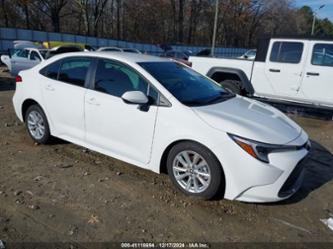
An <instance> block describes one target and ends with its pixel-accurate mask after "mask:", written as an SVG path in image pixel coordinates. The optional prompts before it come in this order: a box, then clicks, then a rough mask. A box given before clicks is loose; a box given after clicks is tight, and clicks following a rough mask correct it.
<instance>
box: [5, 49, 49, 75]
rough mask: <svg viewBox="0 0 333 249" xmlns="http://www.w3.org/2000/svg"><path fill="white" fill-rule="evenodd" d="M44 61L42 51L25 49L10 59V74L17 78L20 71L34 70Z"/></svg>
mask: <svg viewBox="0 0 333 249" xmlns="http://www.w3.org/2000/svg"><path fill="white" fill-rule="evenodd" d="M44 60H45V59H44V57H43V56H42V54H41V50H40V49H37V48H24V49H21V50H18V51H17V52H16V53H15V54H13V55H12V57H11V58H10V73H11V75H14V76H16V75H17V74H18V73H19V72H20V71H22V70H26V69H29V68H32V67H34V66H36V65H38V64H39V63H41V62H42V61H44ZM8 68H9V67H8Z"/></svg>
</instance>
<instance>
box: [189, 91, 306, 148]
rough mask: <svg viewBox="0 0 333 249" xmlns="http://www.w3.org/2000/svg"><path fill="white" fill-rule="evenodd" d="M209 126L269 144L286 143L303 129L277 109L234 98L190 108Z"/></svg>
mask: <svg viewBox="0 0 333 249" xmlns="http://www.w3.org/2000/svg"><path fill="white" fill-rule="evenodd" d="M193 110H194V112H195V113H196V114H197V115H198V116H199V117H200V118H201V119H202V120H203V121H204V122H206V123H207V124H208V125H210V126H211V127H213V128H215V129H218V130H221V131H224V132H227V133H231V134H234V135H238V136H241V137H244V138H248V139H252V140H255V141H258V142H263V143H269V144H287V143H289V142H291V141H292V140H294V139H296V138H297V137H298V136H299V135H300V134H301V132H302V129H301V128H300V127H299V126H298V125H297V124H296V123H295V122H293V121H292V120H291V119H289V118H288V117H287V116H286V115H284V114H283V113H281V112H280V111H278V110H277V109H275V108H273V107H271V106H269V105H266V104H264V103H261V102H259V101H256V100H250V99H248V98H244V97H240V96H237V97H235V98H232V99H230V100H228V101H225V102H222V103H219V104H214V105H208V106H200V107H193Z"/></svg>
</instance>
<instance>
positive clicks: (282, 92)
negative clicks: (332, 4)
mask: <svg viewBox="0 0 333 249" xmlns="http://www.w3.org/2000/svg"><path fill="white" fill-rule="evenodd" d="M189 61H190V62H192V67H193V68H194V69H195V70H196V71H198V72H200V73H202V74H204V75H207V76H208V77H210V78H212V79H213V80H215V81H216V82H218V83H220V84H221V85H222V86H223V87H224V88H226V89H228V90H230V91H232V92H234V93H237V94H241V95H244V96H250V97H259V98H265V99H270V100H273V101H274V100H277V101H280V102H281V101H282V102H293V103H298V104H305V105H306V106H307V105H310V106H316V107H323V108H328V109H331V108H333V40H329V39H327V40H326V39H314V38H301V39H299V38H297V39H295V38H284V37H280V38H279V37H276V38H267V39H261V40H260V41H259V43H258V47H257V54H256V58H255V60H254V61H249V60H244V59H222V58H212V57H196V56H191V57H190V58H189Z"/></svg>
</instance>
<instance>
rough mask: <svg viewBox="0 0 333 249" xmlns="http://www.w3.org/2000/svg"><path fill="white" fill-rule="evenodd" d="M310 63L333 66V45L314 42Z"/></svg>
mask: <svg viewBox="0 0 333 249" xmlns="http://www.w3.org/2000/svg"><path fill="white" fill-rule="evenodd" d="M312 64H313V65H318V66H330V67H333V45H332V44H316V45H315V46H314V48H313V53H312Z"/></svg>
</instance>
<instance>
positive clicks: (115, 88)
mask: <svg viewBox="0 0 333 249" xmlns="http://www.w3.org/2000/svg"><path fill="white" fill-rule="evenodd" d="M147 88H148V84H147V83H146V82H145V80H144V79H143V78H142V77H141V76H140V75H139V74H138V73H137V72H135V71H134V70H133V69H131V68H129V67H127V66H125V65H122V64H120V63H116V62H113V61H110V60H99V61H98V65H97V69H96V75H95V90H96V91H99V92H103V93H107V94H110V95H113V96H116V97H121V96H122V95H123V94H124V93H125V92H127V91H141V92H143V93H144V94H147Z"/></svg>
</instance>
